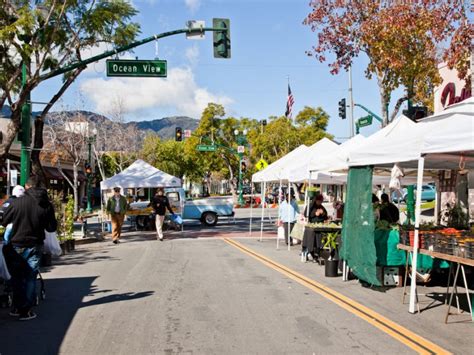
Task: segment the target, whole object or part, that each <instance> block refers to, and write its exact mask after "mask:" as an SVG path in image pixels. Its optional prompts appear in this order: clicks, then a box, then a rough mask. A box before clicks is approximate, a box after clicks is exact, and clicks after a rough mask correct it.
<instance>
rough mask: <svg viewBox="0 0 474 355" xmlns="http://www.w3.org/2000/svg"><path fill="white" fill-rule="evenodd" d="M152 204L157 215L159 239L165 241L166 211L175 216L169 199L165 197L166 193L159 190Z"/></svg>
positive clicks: (161, 189)
mask: <svg viewBox="0 0 474 355" xmlns="http://www.w3.org/2000/svg"><path fill="white" fill-rule="evenodd" d="M150 204H151V207H153V210H154V211H155V213H156V218H155V225H156V233H157V234H158V239H159V240H160V241H163V222H164V220H165V214H166V209H168V211H169V212H170V213H171V214H174V212H173V210H172V209H171V206H170V202H169V200H168V197H166V196H165V191H164V189H163V188H159V189H158V191H157V193H156V195H155V196H154V197H153V200H152V201H151V203H150Z"/></svg>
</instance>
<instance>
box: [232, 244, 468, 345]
mask: <svg viewBox="0 0 474 355" xmlns="http://www.w3.org/2000/svg"><path fill="white" fill-rule="evenodd" d="M235 240H236V241H238V242H239V243H241V244H243V245H244V246H246V247H247V248H250V249H251V250H252V251H254V252H257V253H259V254H261V255H263V256H265V257H267V258H269V259H271V260H272V261H274V262H277V263H279V264H282V265H283V266H285V267H287V268H289V269H291V270H294V271H295V272H297V273H300V274H302V275H303V276H305V277H307V278H310V279H312V280H314V281H316V282H318V283H320V284H322V285H324V286H327V287H330V288H331V289H333V290H335V291H337V292H339V293H341V294H343V295H344V296H346V297H349V298H351V299H352V300H354V301H356V302H358V303H360V304H362V305H364V306H366V307H369V308H370V309H372V310H374V311H376V312H378V313H379V314H381V315H382V316H384V317H386V318H388V319H390V320H392V321H394V322H396V323H398V324H399V325H401V326H403V327H406V328H408V329H409V330H411V331H413V332H414V333H416V334H418V335H420V336H422V337H424V338H426V339H428V340H430V341H432V342H433V343H435V344H437V345H439V346H441V347H443V348H445V349H447V350H449V351H451V352H453V353H455V354H468V353H472V349H473V348H474V337H473V326H474V325H473V323H472V322H471V316H470V314H469V311H467V312H464V313H462V314H460V315H457V314H456V315H452V316H450V317H449V320H448V322H449V323H448V324H445V323H444V319H445V316H446V311H447V306H446V305H444V295H445V293H446V287H419V288H418V292H419V300H420V308H421V313H420V314H410V313H409V312H408V304H402V302H401V300H402V294H403V288H402V287H396V288H390V289H387V290H386V291H384V292H380V291H376V290H374V289H370V288H365V287H362V285H361V284H360V283H359V282H358V281H357V280H351V281H347V282H343V281H342V277H337V278H327V277H325V276H324V266H320V265H318V264H316V263H312V262H308V263H302V262H301V261H300V256H299V252H300V249H301V247H300V246H294V247H292V249H291V251H288V250H287V248H286V246H285V245H281V244H280V249H279V250H277V249H276V240H275V239H265V240H263V242H260V241H258V240H257V239H249V238H235ZM255 262H258V261H257V260H255ZM458 289H459V299H460V301H461V302H463V301H464V300H465V298H466V296H465V291H464V289H463V288H462V287H458ZM471 297H472V295H471ZM405 302H408V297H407V298H406V300H405ZM453 303H454V301H453ZM464 303H465V302H464ZM451 312H452V313H453V312H456V313H457V311H456V307H454V308H453V307H451ZM315 316H316V315H315ZM374 331H377V330H376V328H374Z"/></svg>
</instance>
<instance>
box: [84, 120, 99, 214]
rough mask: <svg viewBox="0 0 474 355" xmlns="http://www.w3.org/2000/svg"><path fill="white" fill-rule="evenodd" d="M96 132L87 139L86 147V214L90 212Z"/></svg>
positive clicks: (94, 130) (93, 131)
mask: <svg viewBox="0 0 474 355" xmlns="http://www.w3.org/2000/svg"><path fill="white" fill-rule="evenodd" d="M96 134H97V130H96V129H95V128H94V129H93V130H92V136H89V137H87V145H88V149H89V156H88V160H87V161H88V165H89V169H90V171H86V174H87V208H86V211H87V213H91V212H92V144H93V143H94V142H95V139H96Z"/></svg>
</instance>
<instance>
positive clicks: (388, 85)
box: [304, 0, 474, 125]
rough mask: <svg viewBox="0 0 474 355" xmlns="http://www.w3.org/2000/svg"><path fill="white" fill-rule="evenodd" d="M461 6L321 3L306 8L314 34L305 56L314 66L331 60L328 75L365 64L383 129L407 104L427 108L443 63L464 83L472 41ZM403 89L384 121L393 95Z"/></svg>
mask: <svg viewBox="0 0 474 355" xmlns="http://www.w3.org/2000/svg"><path fill="white" fill-rule="evenodd" d="M464 3H465V2H464V1H463V0H452V1H437V0H415V1H386V0H385V1H370V0H355V1H343V0H335V1H323V0H313V1H311V2H310V7H311V8H312V11H311V13H310V14H309V15H308V16H307V18H306V19H305V20H304V24H305V25H308V26H310V27H311V29H312V30H313V31H314V32H316V33H317V39H316V45H315V46H313V48H312V50H311V51H309V52H308V54H309V55H313V56H315V57H316V58H317V59H318V60H319V61H321V62H324V61H326V60H327V58H326V55H327V54H328V53H333V54H335V59H334V60H333V61H332V62H331V63H330V64H329V66H330V68H331V73H332V74H337V73H338V72H339V71H340V70H341V69H346V70H347V69H348V68H349V66H350V65H351V64H352V62H353V60H354V58H355V57H357V56H359V54H360V53H361V52H362V53H365V54H366V55H367V57H368V58H369V64H368V66H367V68H366V71H365V72H366V76H367V78H369V79H370V78H372V77H375V78H376V79H377V82H378V86H379V89H380V101H381V106H382V112H383V118H384V124H385V125H386V124H388V123H389V122H390V121H391V120H393V119H394V118H395V116H396V115H397V113H398V111H399V109H400V107H401V105H402V104H403V103H404V102H405V101H406V100H412V101H415V102H420V103H424V104H428V105H429V106H431V103H432V95H433V89H434V87H435V86H436V85H437V84H439V83H440V81H441V78H440V76H439V73H438V63H439V62H441V61H446V62H447V63H448V66H449V67H450V68H456V69H457V70H458V73H459V76H460V78H462V79H467V80H469V78H468V75H467V73H468V68H469V60H470V55H471V49H472V47H471V46H472V45H471V39H472V38H473V35H474V27H473V25H472V24H470V23H469V21H468V18H467V15H466V11H469V9H466V8H465V4H464ZM399 87H404V88H405V90H406V92H405V95H403V96H402V97H400V98H398V99H397V101H396V103H395V106H394V109H393V111H392V113H391V115H389V113H388V106H389V104H390V102H391V99H392V97H391V95H392V93H393V91H394V90H396V89H397V88H399Z"/></svg>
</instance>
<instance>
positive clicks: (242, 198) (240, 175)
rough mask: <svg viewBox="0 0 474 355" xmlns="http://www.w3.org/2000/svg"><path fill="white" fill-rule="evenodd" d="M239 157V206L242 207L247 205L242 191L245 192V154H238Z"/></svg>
mask: <svg viewBox="0 0 474 355" xmlns="http://www.w3.org/2000/svg"><path fill="white" fill-rule="evenodd" d="M238 155H239V199H238V202H239V205H240V206H242V205H244V204H245V200H244V192H243V191H242V190H243V184H242V158H243V154H242V153H238Z"/></svg>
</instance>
